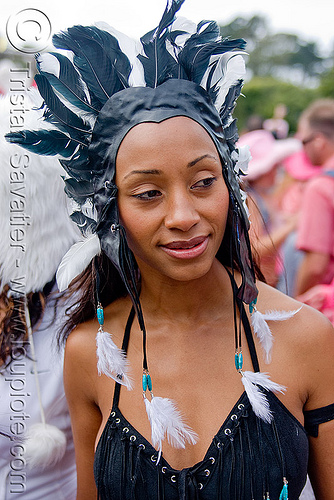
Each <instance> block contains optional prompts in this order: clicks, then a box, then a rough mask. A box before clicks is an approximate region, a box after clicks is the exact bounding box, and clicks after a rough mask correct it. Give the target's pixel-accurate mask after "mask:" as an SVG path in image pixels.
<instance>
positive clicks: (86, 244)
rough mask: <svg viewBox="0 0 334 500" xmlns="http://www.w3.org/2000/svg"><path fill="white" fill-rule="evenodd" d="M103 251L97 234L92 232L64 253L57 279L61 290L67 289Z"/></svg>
mask: <svg viewBox="0 0 334 500" xmlns="http://www.w3.org/2000/svg"><path fill="white" fill-rule="evenodd" d="M100 252H101V245H100V240H99V237H98V235H97V234H92V235H91V236H89V237H88V238H86V239H85V240H83V241H79V242H78V243H75V244H74V245H73V246H72V247H71V248H70V249H69V251H68V252H67V253H66V254H65V255H64V257H63V259H62V261H61V263H60V264H59V267H58V270H57V274H56V279H57V285H58V288H59V291H60V292H63V291H64V290H66V289H67V288H68V286H69V284H70V283H71V281H73V280H74V278H76V277H77V276H79V274H80V273H81V272H82V271H84V270H85V269H86V267H87V266H88V264H89V263H90V262H91V260H92V259H93V258H94V257H95V255H98V254H99V253H100Z"/></svg>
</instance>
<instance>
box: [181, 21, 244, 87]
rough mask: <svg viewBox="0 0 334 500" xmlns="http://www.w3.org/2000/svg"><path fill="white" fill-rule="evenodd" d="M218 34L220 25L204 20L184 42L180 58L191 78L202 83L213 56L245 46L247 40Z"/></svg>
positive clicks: (188, 76)
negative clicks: (227, 38)
mask: <svg viewBox="0 0 334 500" xmlns="http://www.w3.org/2000/svg"><path fill="white" fill-rule="evenodd" d="M205 25H206V27H205V28H204V26H205ZM218 34H219V27H218V25H217V23H216V22H214V21H211V22H208V21H202V22H201V23H199V24H198V26H197V32H196V33H194V34H193V35H191V37H190V38H188V40H187V41H186V43H185V44H184V47H183V50H182V51H181V52H180V53H179V56H178V60H179V63H180V65H181V66H182V67H183V69H184V71H185V73H186V75H187V78H188V79H189V80H191V81H194V82H196V83H198V84H200V83H201V80H202V78H203V76H204V73H205V71H206V70H207V68H208V66H209V62H210V57H211V56H213V55H218V54H224V53H225V52H228V51H231V50H234V49H243V48H244V47H245V44H246V42H245V41H244V40H242V39H238V40H226V39H224V40H222V39H221V38H220V37H219V36H218Z"/></svg>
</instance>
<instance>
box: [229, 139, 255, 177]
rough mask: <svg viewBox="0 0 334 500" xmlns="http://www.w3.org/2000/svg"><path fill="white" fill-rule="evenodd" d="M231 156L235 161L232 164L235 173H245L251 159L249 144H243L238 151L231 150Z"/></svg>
mask: <svg viewBox="0 0 334 500" xmlns="http://www.w3.org/2000/svg"><path fill="white" fill-rule="evenodd" d="M231 158H232V160H234V161H235V162H236V163H235V166H234V171H235V173H236V174H237V175H240V173H241V174H243V175H246V174H247V171H248V164H249V162H250V160H251V159H252V155H251V153H250V149H249V146H248V145H247V144H245V146H241V147H239V148H238V153H237V151H232V153H231Z"/></svg>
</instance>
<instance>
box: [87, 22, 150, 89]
mask: <svg viewBox="0 0 334 500" xmlns="http://www.w3.org/2000/svg"><path fill="white" fill-rule="evenodd" d="M95 25H96V26H97V27H98V28H100V29H102V30H104V31H107V32H108V33H110V34H111V35H113V36H114V37H115V38H117V40H118V43H119V46H120V49H121V50H122V52H124V54H126V56H127V57H128V59H129V61H130V64H131V68H132V69H131V73H130V76H129V85H130V87H146V81H145V75H144V68H143V65H142V63H141V62H140V60H139V59H138V57H137V56H138V54H141V53H142V52H143V49H142V44H141V43H140V42H139V41H136V40H134V39H133V38H130V37H129V36H127V35H125V34H124V33H121V32H120V31H118V30H116V29H115V28H113V27H112V26H109V24H107V23H105V22H103V21H101V22H97V23H95Z"/></svg>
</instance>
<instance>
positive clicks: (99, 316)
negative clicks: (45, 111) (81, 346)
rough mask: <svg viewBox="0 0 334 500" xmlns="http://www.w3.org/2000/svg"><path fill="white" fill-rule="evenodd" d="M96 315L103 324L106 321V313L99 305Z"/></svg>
mask: <svg viewBox="0 0 334 500" xmlns="http://www.w3.org/2000/svg"><path fill="white" fill-rule="evenodd" d="M96 316H97V321H98V322H99V324H100V325H103V323H104V313H103V308H102V307H98V308H97V309H96Z"/></svg>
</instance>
